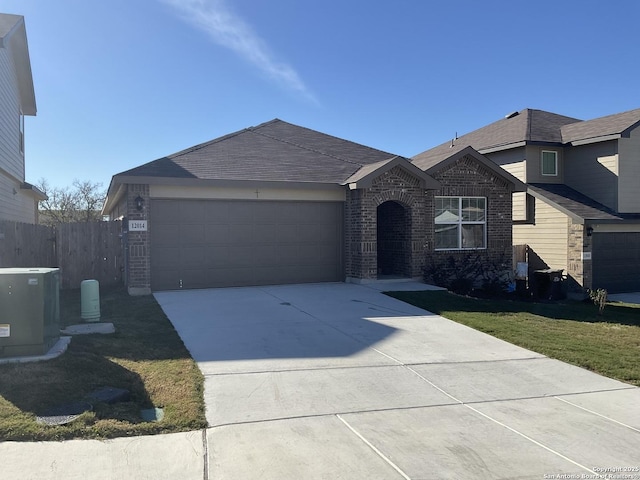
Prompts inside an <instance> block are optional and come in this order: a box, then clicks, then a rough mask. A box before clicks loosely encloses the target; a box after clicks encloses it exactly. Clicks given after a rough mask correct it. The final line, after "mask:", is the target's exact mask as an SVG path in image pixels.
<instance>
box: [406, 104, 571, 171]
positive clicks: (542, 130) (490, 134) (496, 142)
mask: <svg viewBox="0 0 640 480" xmlns="http://www.w3.org/2000/svg"><path fill="white" fill-rule="evenodd" d="M579 121H580V120H578V119H576V118H571V117H565V116H563V115H557V114H555V113H551V112H545V111H543V110H532V109H530V108H526V109H524V110H522V111H520V112H518V113H517V114H516V115H510V116H509V118H506V117H505V118H503V119H500V120H498V121H497V122H494V123H491V124H489V125H487V126H485V127H482V128H479V129H478V130H474V131H473V132H470V133H467V134H465V135H462V136H461V137H458V138H456V139H453V140H450V141H448V142H446V143H443V144H442V145H438V146H437V147H434V148H431V149H429V150H427V151H425V152H422V153H419V154H418V155H416V156H414V157H413V159H412V161H413V163H414V164H415V165H417V166H418V167H420V168H422V169H423V170H426V169H428V168H430V167H432V166H433V165H436V164H437V163H439V162H441V161H442V160H444V159H446V158H448V157H450V156H451V155H453V154H455V153H457V152H459V151H460V150H463V149H464V148H466V147H473V148H474V149H476V150H477V151H479V152H480V153H483V152H484V151H486V150H491V149H494V148H495V149H498V148H500V147H506V146H507V145H513V144H518V143H521V142H548V143H560V142H561V141H562V136H561V134H560V127H561V126H563V125H566V124H569V123H575V122H579Z"/></svg>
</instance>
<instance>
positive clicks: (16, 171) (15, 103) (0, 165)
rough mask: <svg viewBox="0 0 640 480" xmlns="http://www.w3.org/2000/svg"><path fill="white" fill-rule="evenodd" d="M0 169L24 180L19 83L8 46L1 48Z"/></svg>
mask: <svg viewBox="0 0 640 480" xmlns="http://www.w3.org/2000/svg"><path fill="white" fill-rule="evenodd" d="M0 169H1V170H3V171H4V172H6V174H7V175H10V176H12V177H15V179H16V180H18V181H20V182H23V181H24V156H23V155H22V153H21V152H20V101H19V97H18V85H17V80H16V75H15V70H14V66H13V61H12V60H11V56H10V53H9V51H8V50H7V49H6V48H0ZM0 208H2V207H0Z"/></svg>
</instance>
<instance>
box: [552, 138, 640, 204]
mask: <svg viewBox="0 0 640 480" xmlns="http://www.w3.org/2000/svg"><path fill="white" fill-rule="evenodd" d="M639 155H640V153H639ZM618 174H619V167H618V143H617V141H616V140H612V141H610V142H602V143H595V144H591V145H581V146H577V147H571V148H568V149H567V152H566V156H565V174H564V178H565V182H566V184H567V185H568V186H570V187H571V188H574V189H576V190H577V191H579V192H581V193H583V194H585V195H586V196H588V197H591V198H593V199H594V200H596V201H598V202H600V203H602V204H603V205H606V206H607V207H609V208H611V209H613V210H616V209H617V208H618Z"/></svg>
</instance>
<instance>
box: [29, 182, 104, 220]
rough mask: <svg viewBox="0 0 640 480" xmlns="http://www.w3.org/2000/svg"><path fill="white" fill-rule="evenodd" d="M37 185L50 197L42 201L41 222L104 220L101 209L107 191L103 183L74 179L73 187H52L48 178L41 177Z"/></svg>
mask: <svg viewBox="0 0 640 480" xmlns="http://www.w3.org/2000/svg"><path fill="white" fill-rule="evenodd" d="M37 187H38V188H39V189H40V190H42V192H43V193H44V194H45V195H47V197H48V199H47V200H42V201H41V202H40V207H39V209H40V212H41V215H40V223H43V224H46V225H55V224H56V223H70V222H97V221H100V220H102V216H101V213H100V211H101V209H102V205H103V203H104V199H105V196H106V192H105V191H104V190H103V189H102V184H101V183H97V182H96V183H94V182H91V181H89V180H84V181H80V180H74V181H73V183H72V188H69V187H64V188H60V187H51V186H50V185H49V183H48V182H47V180H46V179H44V178H41V179H40V180H39V181H38V184H37Z"/></svg>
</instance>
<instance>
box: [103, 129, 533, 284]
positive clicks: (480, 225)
mask: <svg viewBox="0 0 640 480" xmlns="http://www.w3.org/2000/svg"><path fill="white" fill-rule="evenodd" d="M524 189H525V185H524V184H523V183H522V182H520V181H519V180H518V179H517V178H515V177H514V176H513V175H511V174H510V173H508V172H507V171H505V170H503V169H502V168H500V167H499V166H498V165H497V164H495V163H493V162H492V161H491V160H489V159H487V158H486V157H484V156H483V155H481V154H480V153H478V152H477V151H475V150H473V149H472V148H468V149H464V150H462V151H457V152H455V154H452V155H451V156H450V157H448V158H446V159H443V160H442V161H441V162H439V163H438V164H437V165H433V166H430V168H429V169H427V170H426V171H424V170H422V169H420V168H418V167H417V166H416V165H414V164H413V163H412V162H411V161H410V160H408V159H406V158H403V157H400V156H397V155H393V154H391V153H387V152H382V151H380V150H376V149H373V148H370V147H366V146H363V145H359V144H356V143H353V142H350V141H347V140H343V139H340V138H336V137H333V136H330V135H326V134H323V133H320V132H317V131H314V130H310V129H307V128H304V127H300V126H296V125H292V124H290V123H287V122H284V121H281V120H278V119H275V120H272V121H270V122H266V123H263V124H261V125H258V126H257V127H251V128H247V129H244V130H241V131H238V132H235V133H232V134H229V135H225V136H223V137H220V138H217V139H215V140H212V141H210V142H206V143H203V144H200V145H196V146H194V147H191V148H188V149H186V150H183V151H181V152H178V153H175V154H173V155H169V156H167V157H164V158H160V159H157V160H155V161H152V162H150V163H147V164H144V165H142V166H139V167H136V168H133V169H131V170H127V171H125V172H122V173H119V174H117V175H114V176H113V178H112V180H111V183H110V185H109V190H108V196H107V200H106V202H105V206H104V210H103V213H104V214H106V215H109V216H110V218H111V219H122V220H125V221H124V222H123V226H124V227H125V235H124V238H125V239H126V248H127V267H126V270H127V271H126V275H125V278H126V283H127V286H128V288H129V291H130V293H132V294H144V293H149V292H151V291H152V290H153V291H155V290H172V289H181V288H185V289H187V288H208V287H224V286H243V285H267V284H285V283H302V282H331V281H352V282H367V281H371V280H375V279H377V278H381V277H384V278H388V277H408V278H416V277H418V278H420V277H422V275H423V273H424V270H425V267H426V266H427V265H431V266H432V267H433V266H436V267H437V265H438V264H444V263H445V262H447V261H450V260H451V258H452V256H453V257H456V256H457V257H460V258H461V257H462V256H463V255H465V254H468V253H469V252H470V251H473V252H474V255H476V257H479V258H481V259H482V261H483V262H485V263H487V264H491V265H493V266H495V263H496V262H501V263H500V265H499V267H500V268H502V269H504V270H507V271H511V268H512V266H511V223H512V222H511V212H512V194H513V193H514V192H522V191H524Z"/></svg>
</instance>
